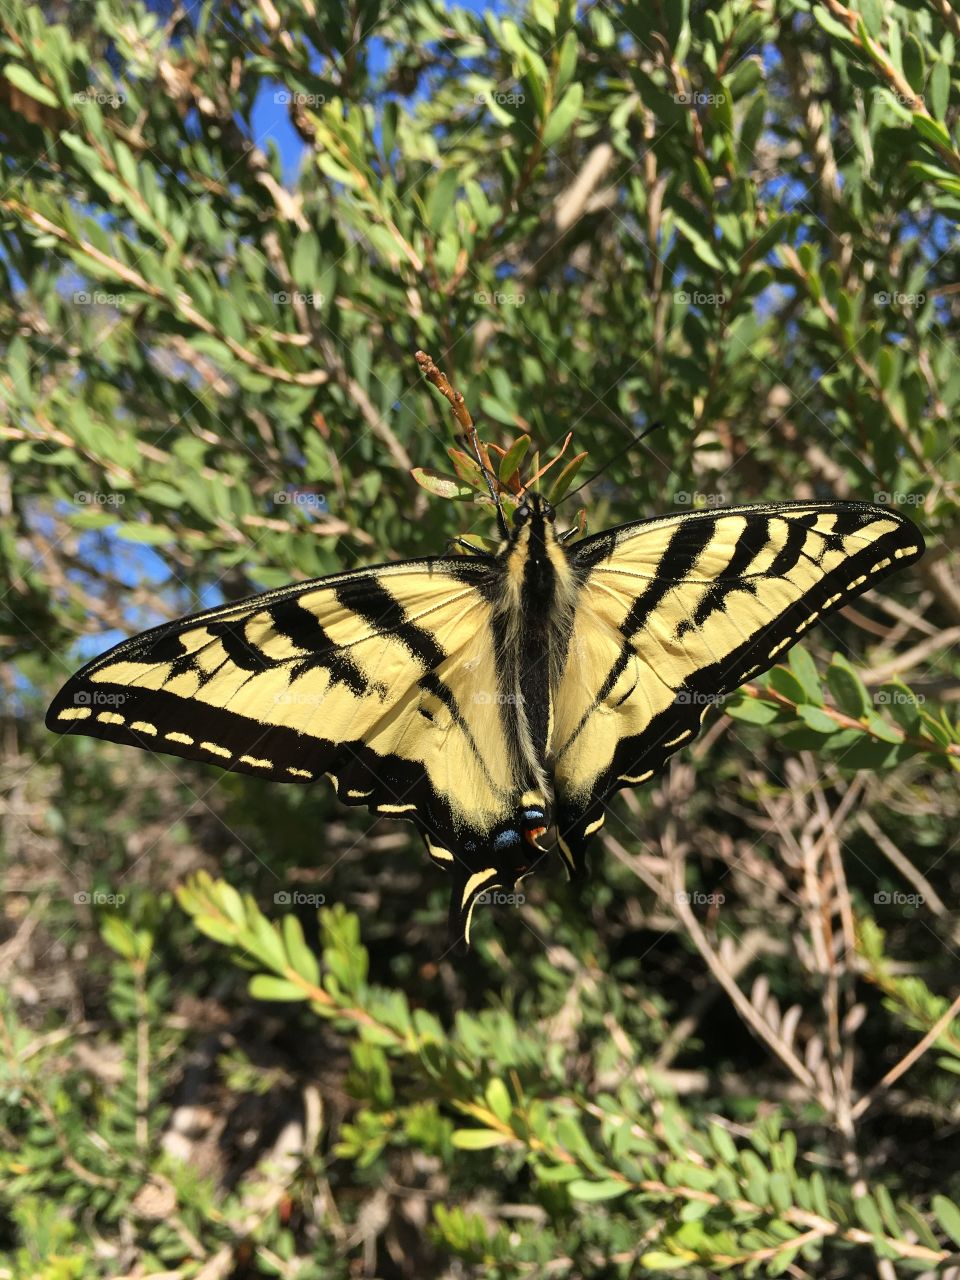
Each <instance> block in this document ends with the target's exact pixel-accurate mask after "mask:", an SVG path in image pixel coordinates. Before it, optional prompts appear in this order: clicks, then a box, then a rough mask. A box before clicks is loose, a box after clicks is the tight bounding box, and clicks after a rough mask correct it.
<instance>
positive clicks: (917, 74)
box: [871, 0, 927, 94]
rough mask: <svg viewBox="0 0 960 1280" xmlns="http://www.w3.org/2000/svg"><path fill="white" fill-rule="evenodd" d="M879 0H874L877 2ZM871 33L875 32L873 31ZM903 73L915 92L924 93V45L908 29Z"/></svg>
mask: <svg viewBox="0 0 960 1280" xmlns="http://www.w3.org/2000/svg"><path fill="white" fill-rule="evenodd" d="M876 2H877V0H874V3H876ZM871 34H873V33H872V32H871ZM902 59H903V74H904V75H905V76H906V78H907V83H908V84H909V85H910V88H911V89H912V90H913V91H914V93H918V94H919V93H923V85H924V81H925V79H926V75H927V69H926V65H925V62H924V57H923V45H922V44H921V43H920V41H919V40H918V39H917V37H916V36H915V35H914V34H913V32H912V31H908V32H907V34H906V37H905V39H904V41H903V50H902Z"/></svg>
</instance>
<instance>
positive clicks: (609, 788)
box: [553, 503, 923, 872]
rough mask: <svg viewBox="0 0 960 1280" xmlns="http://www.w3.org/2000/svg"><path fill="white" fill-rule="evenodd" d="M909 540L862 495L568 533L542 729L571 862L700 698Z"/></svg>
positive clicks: (678, 732) (698, 707)
mask: <svg viewBox="0 0 960 1280" xmlns="http://www.w3.org/2000/svg"><path fill="white" fill-rule="evenodd" d="M922 552H923V543H922V539H921V538H920V536H919V534H918V532H917V530H916V528H915V527H914V526H913V525H912V524H911V523H910V522H909V521H907V520H905V519H903V518H902V517H900V516H898V515H896V514H895V513H893V512H890V511H887V510H886V509H885V508H882V507H874V506H870V505H868V504H863V503H796V504H786V505H780V506H763V507H758V506H757V507H739V508H737V507H731V508H721V509H716V510H713V511H703V512H693V513H686V514H684V515H680V516H675V517H667V518H662V519H653V520H645V521H639V522H637V523H636V524H630V525H624V526H622V527H621V528H619V529H614V530H611V531H609V532H608V533H603V534H598V535H596V536H595V537H592V538H588V539H586V540H585V541H584V542H582V543H580V544H579V545H578V546H576V547H575V548H574V549H573V551H572V553H571V554H572V558H573V561H574V563H575V565H577V567H578V569H579V571H580V573H581V576H582V581H583V584H584V585H583V590H582V593H581V596H580V603H579V606H578V609H577V612H576V616H575V619H574V628H573V634H572V637H571V641H570V644H571V658H572V659H573V660H572V661H571V662H569V663H568V667H567V675H566V676H565V677H564V680H563V683H562V685H561V688H560V691H559V694H558V697H557V699H556V727H555V733H554V738H553V743H554V751H555V760H556V764H555V782H556V801H557V827H558V832H559V835H560V838H561V842H562V843H561V849H562V850H563V852H564V855H565V857H566V859H567V861H568V863H569V864H570V867H571V869H572V870H573V871H574V872H580V871H582V870H583V847H584V844H585V843H586V841H587V840H588V839H589V838H590V836H592V835H593V834H594V832H595V831H596V830H598V829H599V827H600V825H601V824H602V821H603V812H602V802H603V800H604V799H605V798H606V797H607V796H608V795H609V794H610V793H611V792H613V791H615V790H616V789H617V788H618V787H621V786H627V785H632V784H636V783H641V782H645V781H646V780H647V779H648V778H650V777H651V776H652V775H653V774H654V773H655V772H656V771H657V770H658V769H659V768H661V766H662V765H663V763H664V762H665V760H666V759H667V758H668V757H669V756H670V755H671V754H672V753H673V752H674V751H677V750H679V749H680V748H681V747H682V746H685V745H686V744H687V743H689V742H690V740H691V739H692V738H693V737H694V736H695V734H696V733H697V731H698V729H699V727H700V723H701V721H702V719H703V717H704V715H705V714H706V712H707V710H708V709H709V707H710V706H711V705H712V704H713V703H714V702H716V701H717V700H718V699H719V698H721V697H722V696H723V695H724V694H726V693H729V692H731V691H732V690H733V689H735V688H737V687H738V686H739V685H741V684H742V683H743V682H744V681H745V680H749V679H750V678H751V677H753V676H755V675H758V674H759V673H760V672H762V671H766V670H767V669H768V668H769V667H771V666H772V665H773V664H774V663H775V662H777V661H778V660H779V659H780V658H781V656H782V655H783V654H784V653H785V651H786V650H787V649H788V648H789V646H790V645H791V644H793V643H794V641H796V640H798V639H799V638H800V637H801V636H803V635H804V634H805V633H806V631H807V629H808V628H809V627H810V626H812V625H813V624H814V623H817V622H819V621H821V620H822V619H823V618H824V617H825V616H827V615H828V614H830V613H832V612H834V611H835V610H837V609H840V608H842V607H843V605H844V604H846V603H848V602H849V601H850V600H851V599H853V598H854V597H855V596H857V595H860V594H861V593H862V592H863V591H866V590H867V589H868V588H869V587H870V586H871V585H873V584H874V583H875V582H877V581H879V580H880V579H881V578H883V577H885V576H886V575H887V574H888V573H892V572H893V571H894V570H895V569H897V568H899V567H901V566H902V565H903V564H906V563H910V562H911V561H913V560H916V559H917V558H918V557H919V556H920V555H921V554H922Z"/></svg>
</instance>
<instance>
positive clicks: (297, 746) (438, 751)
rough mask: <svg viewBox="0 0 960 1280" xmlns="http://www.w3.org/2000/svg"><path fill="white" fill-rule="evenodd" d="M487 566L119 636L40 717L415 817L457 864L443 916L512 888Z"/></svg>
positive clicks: (293, 598) (463, 561)
mask: <svg viewBox="0 0 960 1280" xmlns="http://www.w3.org/2000/svg"><path fill="white" fill-rule="evenodd" d="M488 576H489V569H488V568H487V567H486V566H485V564H484V562H483V561H482V560H480V559H476V558H473V557H462V556H457V557H438V558H436V559H431V560H422V561H412V562H407V563H400V564H394V565H387V566H384V567H381V568H379V569H373V570H365V571H360V572H357V573H347V574H340V575H336V576H334V577H331V578H326V579H318V580H316V581H314V582H307V583H302V584H297V585H296V586H293V587H286V588H282V589H280V590H278V591H272V592H268V593H266V594H265V595H262V596H256V597H253V598H251V599H249V600H245V601H241V602H240V603H238V604H231V605H227V606H224V607H220V608H216V609H211V610H207V611H206V612H204V613H200V614H197V615H195V616H193V617H190V618H185V619H181V620H179V621H177V622H174V623H170V624H167V625H164V626H160V627H156V628H154V629H153V630H151V631H147V632H144V633H143V634H141V635H139V636H135V637H133V638H132V639H130V640H127V641H124V642H123V643H122V644H120V645H118V646H117V647H116V648H114V649H112V650H111V651H110V652H108V653H106V654H104V655H102V656H101V657H99V658H97V659H95V660H94V661H93V662H91V663H88V665H87V666H86V667H84V668H83V669H82V670H81V671H80V672H78V673H77V674H76V675H75V676H74V677H72V679H71V680H69V681H68V682H67V684H66V685H65V686H64V688H63V689H62V690H61V691H60V693H59V694H58V695H57V697H56V699H55V700H54V702H53V704H52V705H51V707H50V710H49V712H48V714H47V725H48V727H49V728H51V729H54V730H56V731H58V732H61V733H63V732H79V733H83V734H88V735H93V736H95V737H100V738H106V739H108V740H110V741H113V742H120V743H124V744H129V745H132V746H137V747H143V748H145V749H147V750H151V751H161V752H164V753H166V754H172V755H177V756H183V757H186V758H188V759H193V760H200V761H204V762H206V763H214V764H218V765H220V766H221V767H222V768H225V769H230V770H231V771H238V772H245V773H251V774H254V775H256V776H258V777H261V778H272V779H275V780H279V781H284V782H310V781H313V780H314V779H316V778H318V777H320V776H321V775H323V774H326V775H328V776H329V777H331V778H332V779H333V781H334V782H335V784H336V787H337V794H338V796H339V798H340V799H341V800H342V801H344V802H345V803H347V804H351V805H367V806H368V807H369V808H370V809H371V811H373V812H375V813H381V814H386V815H389V816H391V817H403V818H409V819H412V820H413V821H414V822H415V823H416V825H417V826H418V828H419V829H420V831H421V833H422V834H423V836H424V839H425V840H426V843H427V847H428V850H429V852H430V854H431V856H432V857H433V859H434V860H435V861H436V862H437V863H438V864H439V865H441V866H443V867H444V868H445V869H446V870H448V871H450V872H452V874H453V881H454V883H453V886H452V890H453V893H452V903H451V927H452V928H453V929H454V931H455V933H456V934H457V935H458V936H460V935H463V934H465V933H466V932H467V931H468V929H469V920H470V912H471V911H472V907H473V904H474V901H475V899H476V897H477V895H478V894H480V893H483V892H487V891H489V890H490V889H492V888H494V887H497V886H502V885H504V884H508V885H512V883H513V881H514V880H515V879H516V876H517V873H518V868H517V866H516V865H515V863H516V855H517V854H518V853H519V852H520V850H519V849H518V848H517V846H518V844H519V839H520V837H519V834H518V833H517V832H516V830H515V828H516V815H517V812H518V808H519V805H520V799H521V797H520V794H519V789H518V786H517V784H516V781H515V779H514V776H513V764H512V757H511V753H510V752H509V751H508V750H507V749H505V747H504V743H503V741H502V726H501V723H500V703H499V698H498V683H497V673H496V671H495V668H494V664H495V655H494V645H493V641H492V636H491V630H490V621H491V620H490V614H491V604H490V601H489V599H488V594H489V593H488V591H487V586H488Z"/></svg>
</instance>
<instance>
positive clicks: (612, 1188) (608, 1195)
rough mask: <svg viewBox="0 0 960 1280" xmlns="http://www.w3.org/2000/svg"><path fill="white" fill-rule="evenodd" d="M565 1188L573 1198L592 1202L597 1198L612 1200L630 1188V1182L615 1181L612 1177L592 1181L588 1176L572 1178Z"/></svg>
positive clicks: (597, 1199)
mask: <svg viewBox="0 0 960 1280" xmlns="http://www.w3.org/2000/svg"><path fill="white" fill-rule="evenodd" d="M567 1189H568V1190H569V1192H570V1195H571V1197H572V1198H573V1199H574V1200H582V1201H584V1202H586V1203H593V1202H595V1201H599V1200H614V1199H616V1197H617V1196H622V1195H625V1194H626V1193H627V1192H628V1191H629V1190H630V1184H629V1183H628V1182H619V1181H615V1180H614V1179H613V1178H604V1179H601V1180H600V1181H599V1182H593V1181H592V1180H591V1179H590V1178H574V1180H573V1182H571V1183H570V1184H569V1186H568V1188H567Z"/></svg>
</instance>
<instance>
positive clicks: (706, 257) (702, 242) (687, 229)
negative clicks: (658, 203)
mask: <svg viewBox="0 0 960 1280" xmlns="http://www.w3.org/2000/svg"><path fill="white" fill-rule="evenodd" d="M673 221H674V223H675V225H676V228H677V230H678V231H679V232H680V234H681V235H682V236H683V238H684V239H685V240H687V241H688V242H689V244H690V247H691V248H692V249H693V252H694V253H695V254H696V255H697V257H698V258H699V259H700V261H701V262H705V263H706V265H707V266H708V267H712V268H713V270H715V271H723V269H724V267H723V263H722V262H721V261H720V258H719V257H718V256H717V253H716V251H715V250H714V247H713V245H712V244H711V243H710V241H709V240H708V239H707V238H706V236H703V235H701V234H700V232H699V231H697V230H696V228H694V227H692V226H691V225H690V223H689V222H687V221H686V219H685V218H681V217H680V215H679V214H677V213H675V214H674V217H673Z"/></svg>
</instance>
